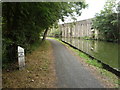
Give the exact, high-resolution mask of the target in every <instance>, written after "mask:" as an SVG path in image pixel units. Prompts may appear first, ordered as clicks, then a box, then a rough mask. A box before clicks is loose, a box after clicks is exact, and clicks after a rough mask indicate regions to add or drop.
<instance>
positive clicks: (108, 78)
mask: <svg viewBox="0 0 120 90" xmlns="http://www.w3.org/2000/svg"><path fill="white" fill-rule="evenodd" d="M51 39H55V40H57V41H59V42H61V43H62V44H64V45H65V46H67V47H68V48H69V49H70V50H72V51H73V52H75V53H76V54H77V56H79V57H80V61H81V63H82V64H83V65H84V66H86V67H87V68H88V69H90V70H91V72H92V74H94V75H95V76H96V78H97V79H99V80H100V81H101V82H102V83H103V84H104V85H105V87H106V88H118V87H119V85H120V79H119V78H118V77H117V76H116V75H115V74H113V73H111V72H109V71H107V70H105V69H103V68H102V64H101V63H100V62H98V61H97V60H96V59H91V58H90V57H89V56H88V55H86V54H84V53H83V52H80V51H79V50H77V49H74V48H72V47H70V46H69V45H68V44H65V43H63V42H62V41H61V40H59V39H56V38H51Z"/></svg>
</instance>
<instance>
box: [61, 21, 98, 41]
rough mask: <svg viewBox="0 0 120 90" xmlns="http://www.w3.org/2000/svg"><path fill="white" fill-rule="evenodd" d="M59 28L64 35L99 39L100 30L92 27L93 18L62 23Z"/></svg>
mask: <svg viewBox="0 0 120 90" xmlns="http://www.w3.org/2000/svg"><path fill="white" fill-rule="evenodd" d="M59 29H60V30H61V32H62V37H77V38H94V39H98V30H95V29H93V28H92V19H87V20H81V21H77V22H73V23H65V24H60V25H59Z"/></svg>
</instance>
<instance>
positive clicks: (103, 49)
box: [62, 38, 120, 69]
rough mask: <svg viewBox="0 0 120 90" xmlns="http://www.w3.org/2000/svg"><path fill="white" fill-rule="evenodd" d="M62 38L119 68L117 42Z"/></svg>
mask: <svg viewBox="0 0 120 90" xmlns="http://www.w3.org/2000/svg"><path fill="white" fill-rule="evenodd" d="M62 40H63V41H65V42H68V43H69V44H71V45H73V46H75V47H77V48H78V49H80V50H82V51H84V52H86V53H87V54H89V55H91V56H93V57H95V58H97V59H98V60H101V61H102V62H103V63H105V64H108V65H109V66H111V67H113V68H117V69H118V68H119V66H118V44H117V43H111V42H104V41H95V40H83V39H77V38H62ZM119 46H120V45H119Z"/></svg>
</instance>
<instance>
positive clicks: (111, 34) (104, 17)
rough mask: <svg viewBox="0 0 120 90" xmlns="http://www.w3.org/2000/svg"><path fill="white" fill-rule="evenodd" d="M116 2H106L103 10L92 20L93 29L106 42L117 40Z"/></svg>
mask: <svg viewBox="0 0 120 90" xmlns="http://www.w3.org/2000/svg"><path fill="white" fill-rule="evenodd" d="M116 6H117V4H116V1H115V0H112V1H107V2H106V4H105V6H104V10H101V12H100V13H98V14H96V17H95V19H94V20H93V27H94V28H95V29H97V30H99V31H100V34H103V35H104V37H105V39H106V40H108V41H113V40H115V41H117V40H118V38H119V34H120V33H119V32H118V25H117V24H118V17H117V14H118V12H117V11H116Z"/></svg>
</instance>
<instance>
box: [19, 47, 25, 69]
mask: <svg viewBox="0 0 120 90" xmlns="http://www.w3.org/2000/svg"><path fill="white" fill-rule="evenodd" d="M18 64H19V70H22V69H24V67H25V55H24V49H23V48H22V47H20V46H18Z"/></svg>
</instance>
